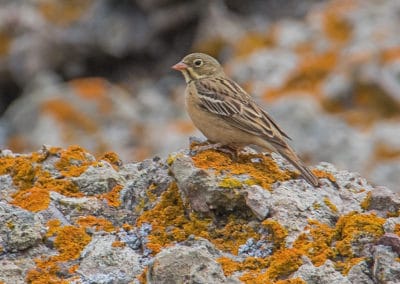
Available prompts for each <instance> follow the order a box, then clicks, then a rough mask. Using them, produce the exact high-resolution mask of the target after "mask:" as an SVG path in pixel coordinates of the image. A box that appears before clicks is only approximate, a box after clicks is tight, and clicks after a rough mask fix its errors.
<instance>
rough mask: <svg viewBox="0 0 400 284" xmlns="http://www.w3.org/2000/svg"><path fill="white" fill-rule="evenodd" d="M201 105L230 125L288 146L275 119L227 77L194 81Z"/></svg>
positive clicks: (284, 134) (285, 135)
mask: <svg viewBox="0 0 400 284" xmlns="http://www.w3.org/2000/svg"><path fill="white" fill-rule="evenodd" d="M195 87H196V89H197V92H198V96H199V98H200V103H201V107H202V108H203V109H205V110H207V111H209V112H211V113H213V114H216V115H219V116H221V118H223V119H225V120H226V121H227V122H228V123H229V124H231V125H232V126H235V127H237V128H239V129H241V130H243V131H245V132H247V133H250V134H253V135H255V136H260V137H265V138H267V139H268V140H269V141H270V142H273V143H275V144H278V145H281V146H285V145H286V143H285V141H283V138H282V137H281V136H284V137H286V138H288V139H290V138H289V136H288V135H287V134H286V133H284V132H283V131H282V130H281V129H280V128H279V126H278V125H277V124H276V123H275V122H274V121H273V120H272V118H271V117H270V116H269V115H268V114H267V112H265V111H264V110H262V109H261V107H259V106H258V105H257V104H256V103H255V102H254V101H253V100H252V98H251V96H250V95H248V94H247V93H246V92H245V91H244V90H243V89H242V88H241V87H240V86H239V85H237V84H236V83H235V82H233V81H231V80H229V79H227V78H208V79H206V80H205V79H203V80H197V81H195Z"/></svg>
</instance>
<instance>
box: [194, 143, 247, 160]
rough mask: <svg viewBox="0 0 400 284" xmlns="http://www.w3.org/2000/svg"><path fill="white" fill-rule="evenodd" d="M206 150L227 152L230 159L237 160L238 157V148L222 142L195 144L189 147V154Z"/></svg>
mask: <svg viewBox="0 0 400 284" xmlns="http://www.w3.org/2000/svg"><path fill="white" fill-rule="evenodd" d="M207 150H216V151H220V152H223V153H225V154H228V155H229V156H230V157H231V159H232V160H234V161H237V160H238V157H239V150H238V149H236V148H232V147H229V146H227V145H224V144H222V143H209V144H206V145H195V146H192V147H191V148H190V154H191V155H192V156H193V155H196V154H198V153H200V152H204V151H207Z"/></svg>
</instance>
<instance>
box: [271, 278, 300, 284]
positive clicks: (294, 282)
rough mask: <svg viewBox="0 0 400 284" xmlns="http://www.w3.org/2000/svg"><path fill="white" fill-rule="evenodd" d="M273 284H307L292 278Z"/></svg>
mask: <svg viewBox="0 0 400 284" xmlns="http://www.w3.org/2000/svg"><path fill="white" fill-rule="evenodd" d="M274 284H307V282H306V281H304V280H303V279H301V278H292V279H286V280H278V281H276V282H274Z"/></svg>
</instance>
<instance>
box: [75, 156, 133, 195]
mask: <svg viewBox="0 0 400 284" xmlns="http://www.w3.org/2000/svg"><path fill="white" fill-rule="evenodd" d="M72 181H73V182H74V183H76V185H77V186H78V187H79V188H80V189H81V191H82V192H84V193H85V194H86V195H87V196H92V195H95V194H102V193H106V192H109V191H111V190H112V189H113V188H114V187H115V186H116V185H122V184H124V183H125V180H124V179H122V178H121V176H120V175H119V174H118V173H117V172H116V170H115V169H114V168H113V167H112V166H111V165H110V164H109V163H107V162H105V161H102V162H101V164H100V165H98V166H96V167H94V166H90V167H89V168H88V169H87V170H86V171H85V172H84V173H83V174H82V175H80V176H79V177H74V178H72Z"/></svg>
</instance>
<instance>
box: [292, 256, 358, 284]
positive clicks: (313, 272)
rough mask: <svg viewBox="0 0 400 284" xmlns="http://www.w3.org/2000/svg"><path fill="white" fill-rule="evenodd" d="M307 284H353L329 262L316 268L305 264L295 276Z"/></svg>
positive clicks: (310, 264) (309, 263)
mask: <svg viewBox="0 0 400 284" xmlns="http://www.w3.org/2000/svg"><path fill="white" fill-rule="evenodd" d="M292 277H293V278H296V277H299V278H301V279H303V280H304V281H306V283H307V284H351V283H352V282H350V281H349V280H348V279H347V278H346V277H345V276H343V275H342V274H341V273H340V272H338V271H336V270H335V268H334V264H333V263H332V262H331V261H330V260H327V261H326V262H325V263H324V264H323V265H321V266H318V267H315V266H314V265H313V264H312V263H311V262H308V263H305V264H303V265H302V266H300V267H299V269H298V270H297V271H296V272H295V273H294V274H293V276H292Z"/></svg>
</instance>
